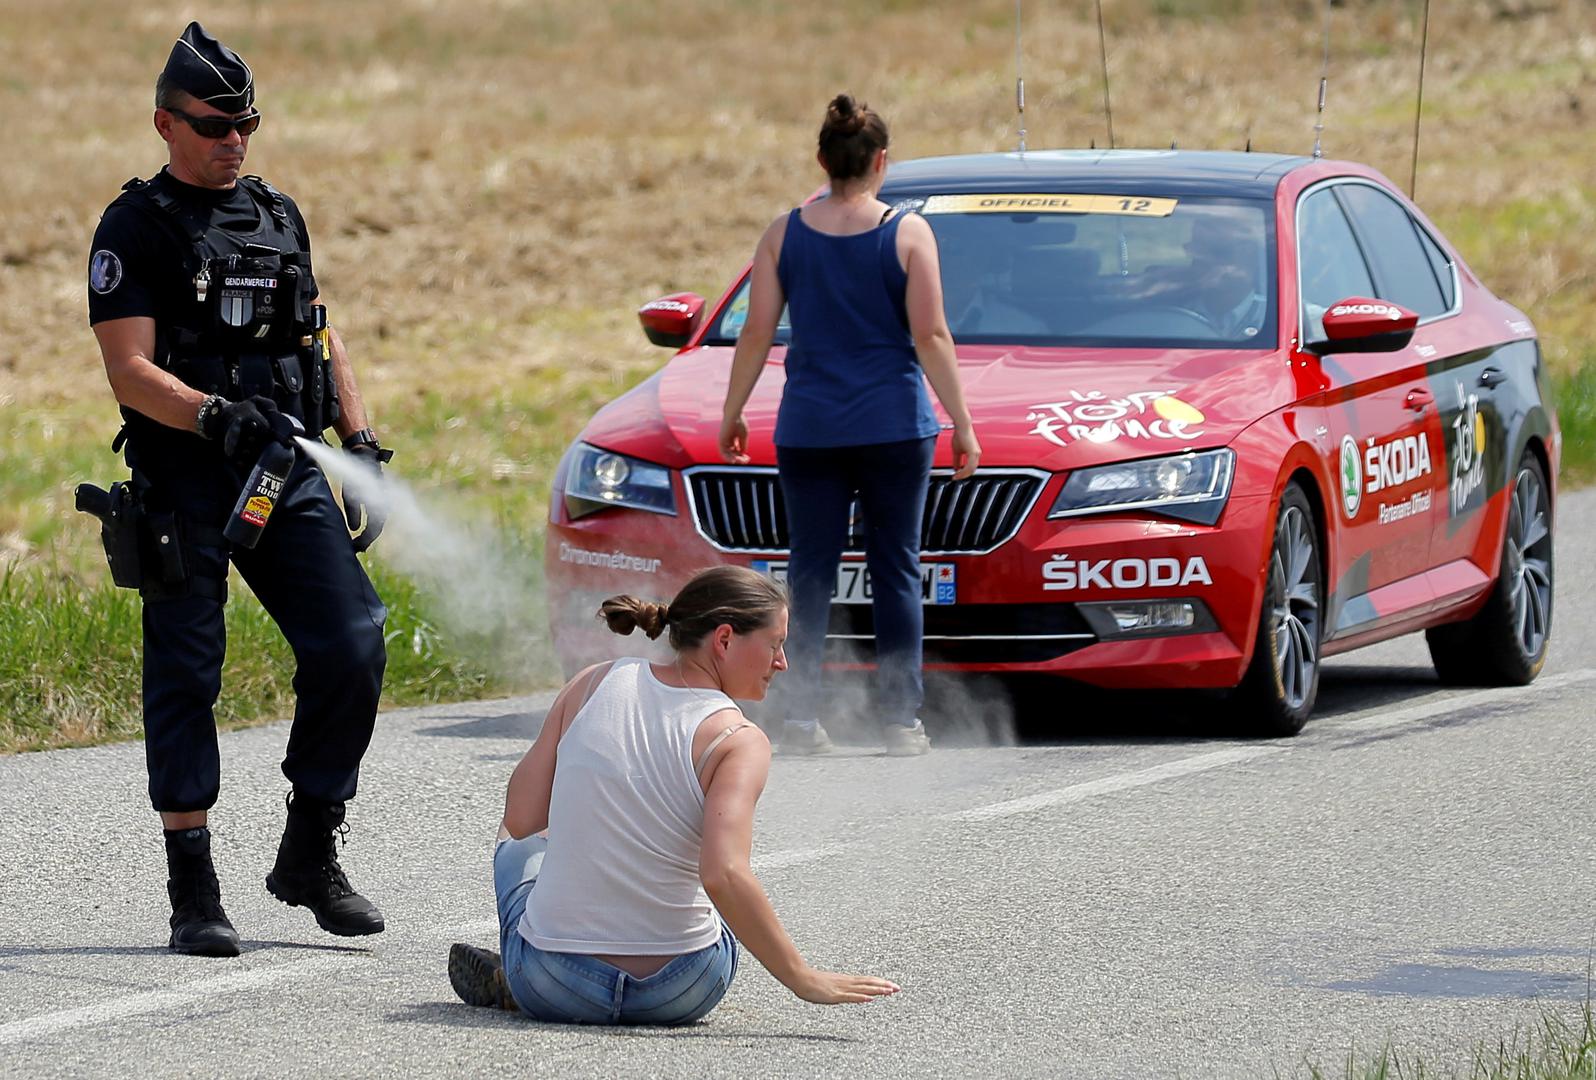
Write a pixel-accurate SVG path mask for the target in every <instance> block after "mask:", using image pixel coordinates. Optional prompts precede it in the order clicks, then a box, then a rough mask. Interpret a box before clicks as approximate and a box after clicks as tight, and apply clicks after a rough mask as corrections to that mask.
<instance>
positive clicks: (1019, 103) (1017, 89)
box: [1014, 0, 1025, 154]
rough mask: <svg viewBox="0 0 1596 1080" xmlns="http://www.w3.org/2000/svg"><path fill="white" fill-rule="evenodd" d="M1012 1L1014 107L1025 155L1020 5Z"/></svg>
mask: <svg viewBox="0 0 1596 1080" xmlns="http://www.w3.org/2000/svg"><path fill="white" fill-rule="evenodd" d="M1021 3H1022V0H1014V105H1015V107H1016V108H1017V109H1018V110H1019V113H1020V153H1022V154H1023V153H1025V74H1024V72H1023V71H1022V70H1021V68H1020V30H1021V25H1020V5H1021Z"/></svg>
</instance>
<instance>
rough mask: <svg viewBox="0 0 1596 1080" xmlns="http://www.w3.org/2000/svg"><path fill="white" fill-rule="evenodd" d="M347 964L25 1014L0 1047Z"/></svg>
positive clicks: (269, 971) (278, 967) (283, 969)
mask: <svg viewBox="0 0 1596 1080" xmlns="http://www.w3.org/2000/svg"><path fill="white" fill-rule="evenodd" d="M348 964H349V957H348V956H346V955H338V956H318V957H315V958H313V959H309V960H297V961H295V962H293V963H289V964H273V965H272V966H270V967H258V968H255V969H253V970H251V971H237V972H233V973H232V974H230V975H218V976H216V977H214V978H210V979H197V980H195V981H194V982H191V983H185V984H184V985H182V986H174V987H171V988H170V989H165V990H147V991H145V992H143V993H139V994H128V995H127V996H125V997H119V998H110V999H108V1000H105V1001H97V1002H95V1003H94V1004H92V1005H83V1006H80V1007H79V1008H76V1009H64V1010H62V1011H60V1012H53V1013H44V1014H42V1015H40V1016H28V1017H24V1018H23V1019H21V1020H13V1021H11V1022H10V1023H8V1024H0V1046H4V1045H6V1044H7V1043H14V1042H21V1041H23V1040H24V1039H36V1038H39V1037H40V1036H43V1035H53V1034H55V1033H56V1032H58V1031H64V1030H66V1029H68V1028H74V1027H81V1026H83V1025H86V1024H105V1023H110V1022H111V1021H114V1020H126V1019H127V1018H129V1017H133V1016H143V1015H145V1014H147V1013H156V1012H170V1011H171V1010H173V1009H177V1008H180V1007H182V1006H185V1005H191V1004H195V1003H198V1002H203V1001H209V1000H211V999H212V998H215V997H216V996H218V995H220V994H228V993H232V992H234V991H237V990H254V989H257V988H259V987H262V986H266V985H268V984H270V983H274V982H280V981H281V980H283V979H286V978H288V977H290V976H293V975H306V974H309V973H311V972H314V971H317V970H318V969H320V968H330V967H347V966H348Z"/></svg>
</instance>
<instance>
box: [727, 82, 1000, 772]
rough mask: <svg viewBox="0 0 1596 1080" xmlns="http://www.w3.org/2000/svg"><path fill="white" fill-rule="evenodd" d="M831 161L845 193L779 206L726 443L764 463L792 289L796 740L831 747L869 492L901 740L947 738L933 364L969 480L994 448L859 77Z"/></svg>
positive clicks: (877, 599)
mask: <svg viewBox="0 0 1596 1080" xmlns="http://www.w3.org/2000/svg"><path fill="white" fill-rule="evenodd" d="M818 159H819V161H820V165H821V167H822V168H824V169H825V170H826V175H828V176H829V177H830V178H831V194H830V195H829V197H827V198H823V199H819V200H817V201H815V202H813V203H810V204H809V205H807V206H804V207H800V208H795V209H794V210H792V211H791V212H790V213H787V214H783V215H782V216H781V217H779V218H777V219H776V220H775V221H774V222H772V223H771V225H770V227H769V228H768V229H766V230H765V235H764V236H763V237H761V238H760V241H759V247H758V248H757V249H756V250H755V252H754V265H753V271H752V282H751V285H750V295H749V308H748V321H747V323H746V325H745V326H744V327H743V332H742V335H741V336H740V337H739V338H738V339H737V351H736V354H735V356H734V358H733V360H732V370H731V381H730V384H729V385H728V386H727V388H726V403H725V407H724V411H723V415H722V420H721V428H720V449H721V453H722V455H724V456H725V458H726V460H727V461H731V462H735V463H736V464H739V465H741V464H746V463H747V462H748V460H749V458H748V453H747V450H748V428H747V425H746V424H744V422H743V416H742V412H743V406H744V405H745V404H746V403H747V401H748V397H749V395H750V394H751V393H752V392H753V389H754V384H755V383H756V382H758V380H759V376H760V375H761V373H762V372H763V370H764V366H765V358H766V355H767V354H768V353H769V351H770V346H771V343H772V341H773V340H774V339H775V335H776V325H777V322H778V320H779V319H780V317H781V310H782V306H783V305H784V304H785V305H786V306H787V308H788V317H789V320H790V322H791V324H792V343H791V345H790V346H789V347H788V349H787V358H786V372H787V384H786V387H785V389H784V390H783V391H782V398H781V408H780V410H779V411H778V413H777V417H776V434H775V443H776V464H777V468H778V471H779V474H780V478H781V491H782V496H783V498H784V499H785V500H786V504H787V530H788V536H789V537H790V540H791V545H792V555H791V561H790V562H789V564H788V568H787V575H788V582H789V584H790V586H791V588H792V596H793V622H794V627H793V634H792V639H791V641H790V643H789V647H788V651H789V653H790V656H791V661H792V667H793V670H794V672H795V674H796V676H797V677H796V678H795V679H794V680H793V682H794V683H796V684H797V690H796V692H794V693H793V694H792V695H791V697H790V700H789V705H788V713H787V717H786V726H785V730H784V731H783V733H782V740H781V745H782V749H783V750H785V751H787V752H789V753H810V754H821V753H825V752H826V751H828V750H830V749H831V740H830V739H829V738H828V737H827V735H826V732H825V729H824V728H823V727H821V725H820V722H819V717H818V716H817V715H816V709H817V705H818V695H819V692H820V689H821V666H822V661H823V654H824V650H825V643H826V624H827V621H828V619H829V615H830V605H831V593H832V588H833V585H834V583H835V581H836V574H837V564H838V561H839V560H840V559H841V557H842V549H843V545H844V543H845V542H846V540H847V535H848V506H849V503H850V502H851V501H852V500H853V498H854V496H855V493H857V495H858V498H859V506H860V509H861V510H862V511H863V513H864V518H865V525H866V548H865V552H866V558H867V563H868V566H869V571H870V581H871V588H872V591H873V596H874V599H873V600H872V605H873V610H874V615H875V637H876V660H877V670H878V674H879V685H878V701H877V703H878V707H879V709H880V718H881V721H882V724H883V734H884V737H885V740H886V744H887V752H888V753H892V754H901V755H913V754H923V753H925V751H926V750H927V749H928V747H929V746H930V743H929V740H927V738H926V734H925V728H924V727H923V726H922V725H921V723H920V721H919V719H918V718H917V717H916V715H915V714H916V713H917V712H918V711H919V708H920V701H921V697H922V694H923V689H922V682H921V673H920V658H921V633H922V629H923V626H924V612H923V611H922V609H921V592H920V523H921V517H922V515H923V514H924V512H925V497H926V488H927V487H928V486H929V484H930V478H931V461H932V457H933V454H934V452H935V449H936V437H937V432H938V429H939V425H938V423H937V418H936V413H935V412H933V411H932V408H931V401H930V399H929V398H928V397H927V396H926V392H925V384H924V381H922V379H921V373H922V372H923V373H924V375H925V378H926V379H929V380H930V382H931V386H932V389H934V390H935V391H936V394H937V398H938V400H940V401H941V403H942V407H943V409H944V410H946V412H947V414H948V416H949V418H950V419H951V420H952V421H953V464H954V468H955V471H954V474H953V478H954V479H955V480H962V479H964V478H965V477H967V476H969V475H970V474H971V473H973V472H975V467H976V465H977V463H978V462H979V461H980V458H981V445H980V443H979V442H977V441H976V437H975V427H974V425H973V423H972V422H971V420H970V411H969V409H968V408H966V407H965V404H964V392H963V390H962V388H961V387H960V383H959V372H958V365H957V362H956V360H955V358H954V354H953V335H952V334H951V333H950V332H949V331H948V322H947V316H946V315H945V314H944V313H943V310H942V271H941V267H940V265H939V263H938V259H937V245H936V237H935V235H934V234H933V233H932V232H931V226H930V225H928V224H927V223H926V221H925V219H924V218H922V217H920V216H919V215H916V214H894V213H893V212H892V208H891V207H889V206H888V205H887V204H886V203H884V202H882V201H881V200H880V198H878V197H877V195H878V193H879V192H880V190H881V184H882V181H883V180H884V179H885V178H886V171H887V124H886V121H884V120H883V119H882V118H881V116H880V115H879V114H878V113H875V112H873V111H872V110H871V109H870V106H868V105H866V104H864V103H863V102H855V101H854V99H853V98H852V97H850V96H849V95H847V94H838V95H837V97H836V98H834V99H833V100H832V102H831V104H830V105H829V106H828V107H827V108H826V119H825V122H824V123H823V124H822V125H821V127H820V152H819V155H818Z"/></svg>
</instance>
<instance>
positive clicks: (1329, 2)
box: [1313, 0, 1429, 158]
mask: <svg viewBox="0 0 1596 1080" xmlns="http://www.w3.org/2000/svg"><path fill="white" fill-rule="evenodd" d="M1335 2H1336V0H1324V68H1323V70H1322V71H1321V72H1320V73H1319V116H1318V119H1317V120H1315V121H1314V125H1313V156H1314V157H1315V158H1322V157H1324V148H1323V147H1322V146H1321V145H1320V136H1322V135H1323V134H1324V97H1325V92H1326V91H1327V90H1328V89H1329V88H1330V11H1331V9H1332V8H1333V7H1335ZM1425 2H1426V3H1428V2H1429V0H1425Z"/></svg>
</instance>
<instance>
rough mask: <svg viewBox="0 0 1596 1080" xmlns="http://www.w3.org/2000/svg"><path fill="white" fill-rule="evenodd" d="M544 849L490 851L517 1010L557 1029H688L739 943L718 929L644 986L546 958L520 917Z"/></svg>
mask: <svg viewBox="0 0 1596 1080" xmlns="http://www.w3.org/2000/svg"><path fill="white" fill-rule="evenodd" d="M548 846H549V843H548V841H547V840H546V839H544V838H543V837H540V836H528V837H526V838H524V839H521V840H504V841H501V842H500V844H499V846H498V848H496V849H495V850H494V852H493V889H494V892H495V893H496V894H497V895H498V898H499V949H500V954H501V955H502V956H503V958H504V974H505V981H506V982H508V983H509V984H510V993H511V995H512V996H513V997H514V998H515V1003H516V1004H517V1005H519V1006H520V1007H521V1011H522V1012H524V1013H526V1014H527V1015H528V1016H530V1017H532V1018H533V1019H534V1020H544V1021H547V1022H549V1023H555V1024H691V1023H693V1022H694V1021H697V1020H701V1019H703V1018H704V1016H705V1014H707V1013H708V1012H709V1010H711V1009H713V1008H714V1007H715V1006H716V1005H717V1004H719V1003H720V999H721V998H723V997H725V996H726V988H727V987H729V986H730V985H731V981H732V976H734V975H736V974H737V939H736V938H734V937H732V932H731V931H730V930H729V929H727V928H726V927H725V925H724V924H722V926H721V932H720V940H719V941H717V942H715V944H713V945H709V946H707V947H705V948H702V949H699V950H698V951H697V952H691V953H686V954H685V955H682V956H678V957H675V958H674V959H672V960H671V961H670V962H669V963H667V964H666V965H665V966H664V967H662V968H660V969H659V970H658V971H656V972H655V973H654V974H652V975H650V976H649V977H648V978H646V979H638V978H634V977H632V976H631V975H628V974H627V973H626V972H624V971H622V970H621V969H620V968H617V967H615V966H613V965H611V964H606V963H605V962H604V961H602V960H598V959H595V958H594V957H591V956H588V955H586V954H583V953H558V952H547V951H545V950H543V949H539V948H537V947H536V946H534V945H533V944H532V943H531V942H529V941H527V940H526V938H524V937H522V936H521V931H520V929H519V927H520V923H521V915H522V913H523V912H524V911H526V901H527V897H528V896H530V895H531V893H532V886H534V885H536V884H537V880H538V871H539V870H540V869H542V866H543V853H544V852H545V851H547V850H548Z"/></svg>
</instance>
